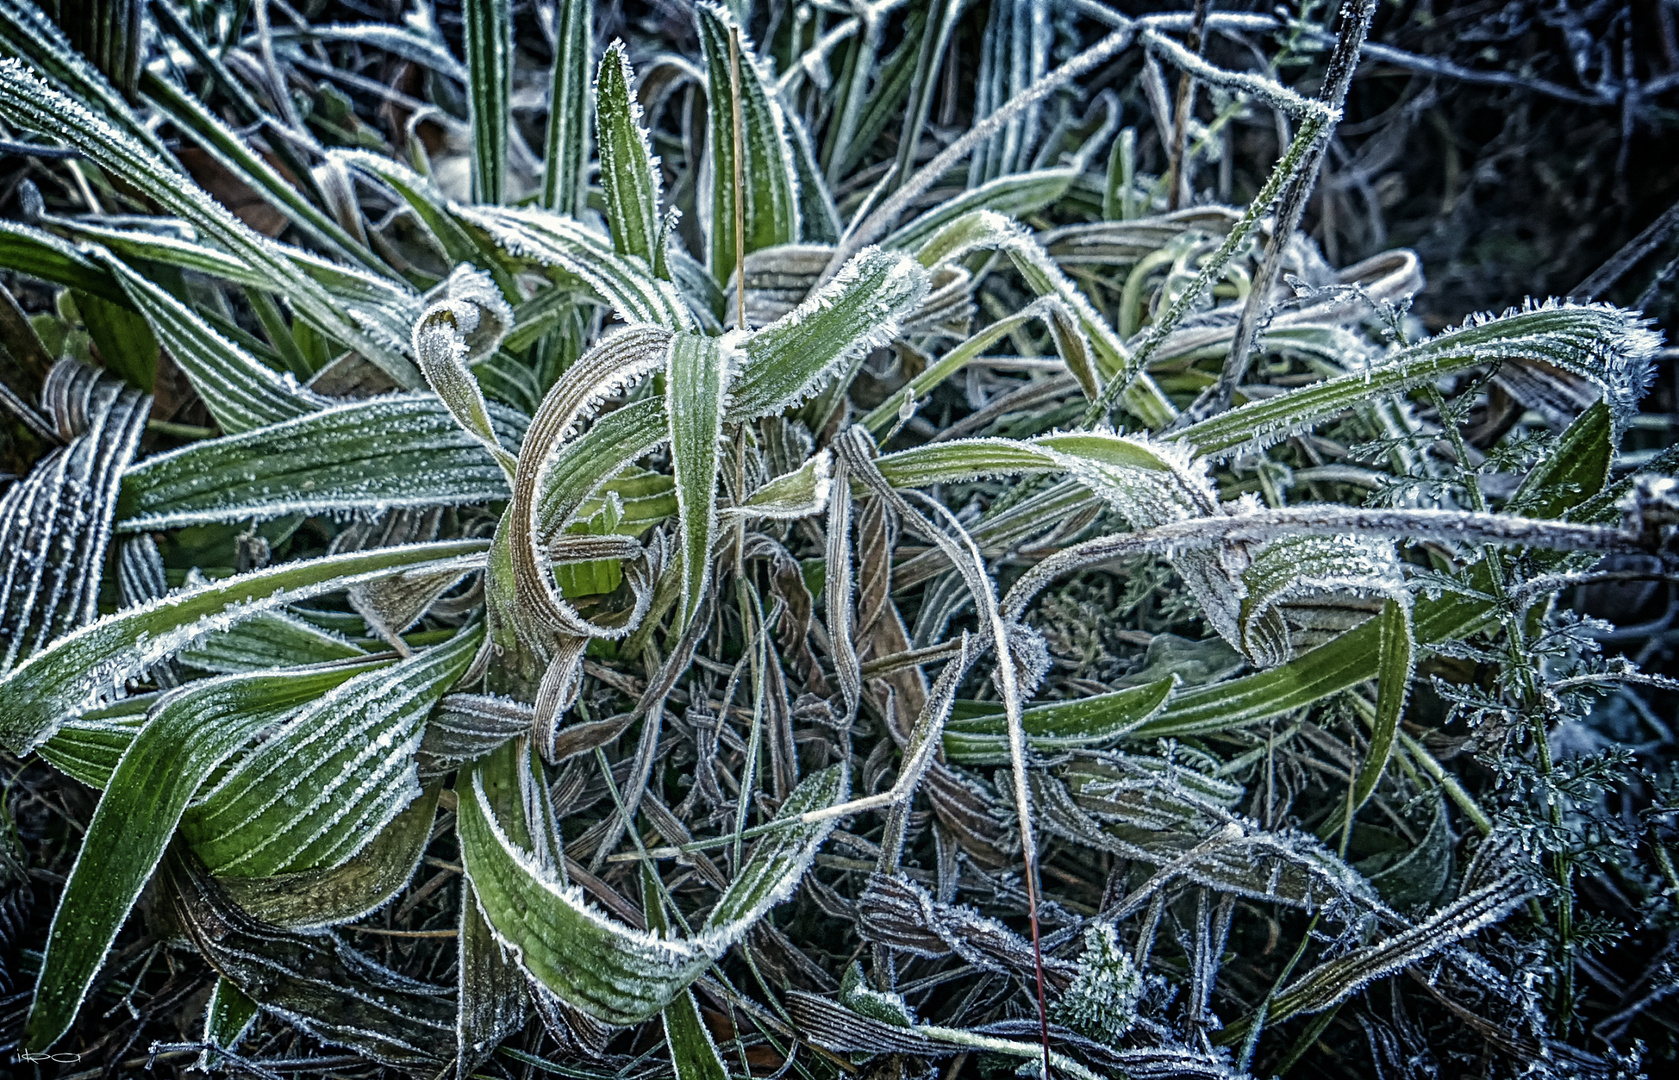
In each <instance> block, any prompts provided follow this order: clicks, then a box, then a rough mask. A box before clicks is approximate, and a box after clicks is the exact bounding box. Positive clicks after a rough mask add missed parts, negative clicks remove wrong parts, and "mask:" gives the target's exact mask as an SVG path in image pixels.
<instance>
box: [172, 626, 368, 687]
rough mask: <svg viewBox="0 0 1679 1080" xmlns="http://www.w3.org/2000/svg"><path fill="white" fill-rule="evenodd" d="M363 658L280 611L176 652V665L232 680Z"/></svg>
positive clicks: (326, 632) (328, 633) (332, 637)
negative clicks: (243, 675)
mask: <svg viewBox="0 0 1679 1080" xmlns="http://www.w3.org/2000/svg"><path fill="white" fill-rule="evenodd" d="M365 655H367V652H366V650H365V649H362V648H361V647H359V646H357V645H355V644H352V643H351V642H350V641H348V640H347V639H346V638H344V637H343V636H342V635H340V634H335V633H333V632H332V631H330V630H325V629H322V628H321V627H319V626H316V625H315V624H314V623H312V622H309V621H307V620H305V619H300V618H298V617H297V616H296V615H292V614H290V613H289V612H284V611H270V612H266V613H264V614H262V615H253V616H252V617H251V618H249V619H245V620H243V621H241V622H237V623H234V624H233V625H232V626H230V627H228V628H227V629H225V630H222V631H220V632H219V633H214V634H208V635H206V636H205V637H204V639H203V640H202V641H200V642H199V643H198V644H196V645H193V646H192V647H190V648H187V649H183V650H181V653H180V661H181V663H183V664H185V665H187V666H188V667H194V668H197V669H198V670H200V671H211V672H215V673H216V674H218V675H232V674H236V673H238V672H242V671H262V670H264V669H267V668H274V667H302V666H305V665H308V664H330V663H333V662H334V661H339V660H355V659H358V658H360V657H362V656H365Z"/></svg>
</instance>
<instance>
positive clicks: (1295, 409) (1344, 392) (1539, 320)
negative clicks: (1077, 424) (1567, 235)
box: [1182, 303, 1660, 458]
mask: <svg viewBox="0 0 1679 1080" xmlns="http://www.w3.org/2000/svg"><path fill="white" fill-rule="evenodd" d="M1659 343H1660V339H1659V338H1658V337H1657V336H1656V335H1655V334H1653V333H1651V332H1650V330H1648V329H1647V328H1646V327H1645V325H1644V323H1643V321H1642V320H1641V319H1640V318H1639V317H1638V316H1636V315H1633V314H1631V313H1629V312H1627V311H1623V310H1621V309H1620V308H1614V307H1610V306H1608V305H1607V304H1555V303H1551V304H1546V305H1543V306H1540V307H1537V308H1534V309H1531V310H1528V311H1521V312H1514V313H1511V314H1507V315H1502V316H1499V317H1497V318H1489V319H1482V320H1473V321H1471V322H1469V323H1466V324H1465V325H1464V326H1463V327H1461V328H1460V329H1457V330H1449V331H1447V332H1445V333H1443V334H1440V335H1439V336H1437V337H1434V338H1431V339H1429V340H1428V341H1424V342H1420V343H1418V344H1416V345H1412V346H1409V347H1407V348H1405V349H1401V350H1400V351H1399V352H1397V353H1395V354H1394V355H1392V356H1390V357H1388V358H1387V359H1386V360H1384V361H1382V362H1380V363H1378V364H1376V365H1374V366H1372V367H1371V368H1370V369H1369V370H1366V371H1353V372H1349V373H1348V374H1346V375H1341V376H1338V377H1337V378H1333V379H1326V380H1325V381H1323V382H1321V383H1317V384H1315V385H1313V386H1306V387H1302V388H1300V389H1298V390H1291V391H1289V392H1288V393H1285V394H1278V395H1277V396H1275V397H1271V398H1266V399H1264V400H1262V401H1252V402H1249V403H1248V404H1246V405H1243V406H1241V407H1239V408H1235V409H1231V410H1230V411H1229V412H1226V413H1222V414H1220V415H1218V416H1215V417H1213V418H1212V419H1210V420H1203V421H1201V422H1200V423H1198V424H1194V425H1191V426H1190V427H1188V428H1186V429H1184V431H1183V433H1182V435H1183V439H1184V441H1185V442H1186V443H1187V444H1188V445H1189V446H1190V447H1192V448H1193V449H1194V452H1195V453H1196V454H1200V455H1207V456H1211V457H1218V458H1223V457H1228V456H1230V455H1232V454H1235V453H1240V452H1243V451H1245V450H1249V449H1255V448H1259V447H1263V446H1267V445H1270V444H1271V443H1274V442H1277V441H1278V440H1280V439H1284V438H1287V437H1288V436H1289V435H1292V434H1294V433H1295V432H1298V431H1302V430H1305V429H1307V428H1310V427H1311V426H1312V425H1314V424H1316V423H1318V422H1320V421H1322V420H1324V419H1327V418H1328V417H1331V416H1334V415H1335V414H1337V413H1340V412H1343V411H1345V410H1346V409H1349V408H1351V407H1352V406H1353V405H1355V404H1357V403H1359V402H1362V401H1368V400H1371V399H1373V398H1376V397H1379V396H1381V395H1383V394H1392V393H1398V392H1400V391H1403V390H1407V389H1410V388H1411V387H1413V386H1418V385H1421V384H1422V383H1424V382H1428V381H1431V380H1434V379H1437V378H1440V377H1441V376H1444V375H1450V374H1452V373H1454V372H1459V371H1463V370H1465V369H1468V368H1472V367H1482V366H1485V365H1487V364H1492V363H1496V362H1498V361H1500V360H1512V359H1518V358H1520V359H1523V360H1537V361H1539V362H1541V363H1546V364H1554V365H1556V366H1557V367H1560V368H1563V369H1564V370H1567V371H1571V372H1573V373H1574V374H1576V375H1580V376H1582V377H1584V378H1587V379H1590V380H1591V381H1592V382H1594V383H1596V384H1597V385H1598V386H1599V387H1601V388H1602V389H1603V391H1604V394H1605V397H1606V399H1607V400H1608V403H1609V406H1610V413H1611V417H1612V419H1614V420H1615V422H1616V423H1617V424H1619V423H1620V422H1621V421H1622V419H1623V418H1624V417H1625V416H1627V415H1630V410H1632V409H1635V408H1636V403H1637V399H1638V396H1639V395H1640V394H1642V393H1643V391H1644V387H1645V384H1646V382H1647V381H1648V378H1649V365H1650V361H1651V358H1652V357H1653V356H1654V355H1655V351H1656V349H1657V347H1658V345H1659Z"/></svg>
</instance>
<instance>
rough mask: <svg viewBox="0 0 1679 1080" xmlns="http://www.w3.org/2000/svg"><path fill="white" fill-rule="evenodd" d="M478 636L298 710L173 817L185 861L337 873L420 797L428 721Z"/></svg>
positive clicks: (356, 681) (244, 872) (243, 870)
mask: <svg viewBox="0 0 1679 1080" xmlns="http://www.w3.org/2000/svg"><path fill="white" fill-rule="evenodd" d="M481 637H482V633H481V627H480V628H478V629H477V630H465V631H462V632H460V633H457V634H456V635H455V636H454V637H453V638H451V639H450V640H449V641H448V642H447V643H446V644H443V645H434V646H432V647H431V648H429V649H426V650H425V651H423V652H420V653H416V654H415V655H414V656H413V657H411V658H409V659H407V660H404V661H402V662H401V663H399V664H395V665H392V666H390V667H387V668H381V669H379V670H376V671H369V672H366V673H364V674H361V675H357V676H356V677H355V678H353V679H351V680H349V681H347V682H345V683H344V684H343V685H341V686H338V687H336V688H334V689H333V690H332V691H331V692H330V693H328V694H326V695H325V696H323V697H321V698H319V699H318V700H316V701H314V702H312V703H311V704H310V705H308V706H307V707H306V708H304V709H302V710H300V711H298V713H297V714H296V715H294V716H292V717H290V718H289V719H288V720H287V721H286V722H285V724H283V725H282V726H281V727H280V728H279V729H278V730H277V731H275V732H274V733H273V735H272V736H270V737H269V738H268V739H266V740H264V742H263V743H262V745H260V746H258V747H257V748H256V749H255V750H253V751H252V752H251V753H249V754H247V755H246V756H245V757H244V758H242V759H241V760H240V762H239V765H238V767H237V768H235V769H234V770H233V771H231V772H230V773H229V774H228V775H227V776H226V777H225V778H224V779H223V780H222V781H221V782H220V783H219V784H217V785H216V787H215V788H214V790H212V791H209V792H207V793H205V794H204V795H202V796H201V797H200V798H199V799H198V801H197V803H196V804H195V805H194V806H193V808H192V809H191V810H190V811H189V812H188V813H187V814H186V815H185V817H183V818H182V820H181V835H182V836H184V837H185V838H186V839H187V840H188V841H189V842H190V843H191V844H192V848H193V853H194V854H196V855H197V856H198V857H199V859H201V860H203V862H204V864H205V866H206V867H207V868H208V869H209V870H210V871H211V872H212V873H214V874H216V875H217V876H220V877H271V876H273V875H276V874H290V873H296V872H298V871H303V870H317V869H320V870H330V869H332V868H333V867H336V866H340V865H342V864H343V863H344V862H345V861H346V860H348V859H349V858H350V857H351V856H353V855H355V854H356V853H357V852H358V851H360V850H361V849H362V847H363V846H365V845H366V844H367V843H368V841H370V840H371V839H372V838H373V837H374V836H376V835H377V834H378V833H379V832H380V831H381V830H382V829H384V827H385V826H386V825H388V824H390V822H391V820H392V819H393V818H395V817H396V815H397V814H399V813H400V812H401V811H402V810H403V808H404V807H406V806H407V805H408V804H409V803H411V802H413V801H414V800H415V799H417V798H418V797H419V796H420V782H419V774H418V772H417V769H416V766H415V761H414V754H415V751H416V750H418V748H419V745H420V734H421V728H422V726H423V725H424V722H425V718H426V714H427V713H429V712H431V709H432V706H433V705H435V704H437V700H438V698H440V697H442V696H443V693H444V691H445V690H447V689H448V688H449V686H450V685H451V684H452V683H454V681H455V680H456V679H457V678H459V677H460V675H461V673H462V672H463V671H465V670H466V666H467V664H468V663H469V662H470V661H471V659H472V656H473V654H474V653H475V652H476V651H477V649H478V645H479V641H480V639H481Z"/></svg>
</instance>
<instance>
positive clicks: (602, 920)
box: [458, 765, 847, 1025]
mask: <svg viewBox="0 0 1679 1080" xmlns="http://www.w3.org/2000/svg"><path fill="white" fill-rule="evenodd" d="M481 768H482V766H481V765H480V766H475V767H474V772H473V776H472V782H471V787H470V788H469V789H468V790H466V791H463V792H462V794H461V798H460V810H459V814H460V819H459V825H458V828H459V830H460V837H461V858H462V861H463V863H464V865H465V866H466V870H467V874H468V876H469V877H470V879H471V881H472V884H473V887H474V888H475V889H476V890H477V895H478V907H479V911H480V912H481V913H482V914H483V916H484V919H485V921H486V922H488V923H489V925H490V927H491V929H493V930H494V931H495V934H496V937H497V938H498V939H499V940H500V941H502V942H503V944H505V945H506V946H507V947H508V948H510V949H512V950H514V951H515V953H516V954H517V955H518V957H519V962H520V963H521V964H522V965H523V966H524V968H525V970H526V971H528V972H530V973H531V975H532V976H533V977H534V978H536V979H537V980H539V981H540V982H541V983H542V984H543V985H544V986H546V987H547V988H548V989H549V990H550V991H552V992H553V993H554V994H555V995H557V996H558V997H559V998H560V999H561V1000H562V1001H564V1002H566V1003H567V1004H569V1005H571V1006H573V1007H575V1008H577V1009H578V1010H580V1011H582V1012H584V1013H586V1014H587V1015H589V1016H593V1017H594V1018H595V1019H597V1020H600V1021H602V1022H603V1023H607V1024H619V1025H624V1024H634V1023H639V1022H640V1021H642V1020H645V1019H647V1018H649V1017H651V1016H652V1015H653V1014H655V1013H657V1012H659V1011H660V1010H661V1009H663V1008H664V1007H665V1006H667V1005H669V1004H670V1003H671V1001H673V1000H674V999H675V998H676V996H677V994H679V993H680V992H681V991H682V990H684V989H685V988H686V987H687V986H688V985H689V984H690V983H691V982H693V980H694V979H695V978H696V977H698V976H699V974H700V972H702V971H704V970H705V968H706V967H707V966H709V965H710V963H711V962H712V961H713V960H714V959H716V958H717V957H719V956H721V955H722V954H723V952H724V950H726V949H728V948H729V946H730V945H732V944H734V943H735V942H737V941H739V940H740V939H741V937H742V936H744V935H745V933H746V931H747V930H748V929H750V928H751V926H752V925H753V924H754V923H756V922H757V921H758V920H759V919H760V918H762V917H763V915H764V914H765V913H766V912H767V911H768V910H769V909H770V908H771V907H773V906H775V905H776V904H778V903H780V902H781V901H782V900H785V899H786V898H787V896H788V895H789V894H790V893H791V892H792V890H793V889H794V888H795V887H796V886H797V884H798V882H799V879H800V878H801V877H803V875H804V872H805V870H806V869H807V868H808V867H809V866H810V864H811V861H812V860H813V859H814V858H815V856H816V849H817V848H818V847H820V846H821V844H822V841H823V840H825V839H826V838H827V836H828V833H829V832H831V831H832V829H833V827H834V821H835V819H833V818H828V819H824V820H822V821H818V822H815V823H811V824H797V823H796V822H797V820H798V818H799V817H800V816H801V815H803V814H805V813H807V812H810V811H814V810H819V809H822V808H825V807H827V806H830V805H833V804H835V803H837V802H840V801H843V799H844V797H845V789H846V786H847V785H846V773H845V769H844V766H834V767H832V768H829V769H824V770H823V771H821V772H818V773H813V774H811V775H810V776H809V777H807V778H806V779H805V780H803V781H802V782H800V784H799V786H798V787H797V788H795V789H794V791H793V793H792V794H791V795H789V796H788V798H787V801H786V803H784V804H783V806H782V808H781V811H780V812H779V813H778V814H777V815H776V820H777V821H778V822H781V823H782V824H783V827H782V828H780V829H778V830H777V831H775V832H772V833H770V834H769V835H768V836H766V837H764V839H762V840H760V841H759V843H758V846H757V847H756V849H754V851H753V853H752V856H751V858H750V859H749V860H748V861H747V863H746V865H745V866H744V867H742V868H741V872H740V874H739V875H738V876H737V877H736V878H735V880H734V881H733V882H732V883H731V884H730V886H729V890H728V891H727V892H726V893H725V894H724V895H723V897H722V899H721V900H719V901H718V903H717V906H716V907H715V908H713V909H712V913H711V915H710V917H709V918H708V919H707V920H706V924H705V928H704V929H703V930H702V931H701V933H700V934H699V935H698V936H696V937H694V938H690V939H677V940H666V939H664V938H660V937H656V936H654V935H652V934H649V933H647V932H646V931H641V930H636V929H634V928H632V927H629V926H626V925H624V924H623V923H621V922H618V921H616V920H614V919H612V918H610V917H608V916H606V915H604V914H602V913H600V912H598V911H596V910H594V909H593V908H591V907H589V906H588V905H587V904H586V903H585V902H584V899H583V894H582V892H581V890H579V889H578V888H577V887H576V886H573V885H566V884H564V883H562V882H561V881H560V880H559V879H558V878H557V877H556V876H555V874H554V873H553V871H551V870H548V869H546V868H544V867H542V866H540V865H539V864H538V863H537V862H536V861H535V859H534V858H533V856H532V854H531V853H530V852H528V851H526V850H523V849H521V848H520V847H519V846H518V845H517V844H516V843H514V841H513V840H512V839H511V838H510V837H509V835H508V831H507V829H506V828H505V827H504V826H503V825H502V824H501V822H500V821H498V820H497V819H496V817H495V816H494V814H493V812H492V811H491V809H490V806H489V802H488V797H487V795H486V794H485V791H484V785H483V778H482V775H481V772H480V770H481Z"/></svg>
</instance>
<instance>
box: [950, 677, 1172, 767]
mask: <svg viewBox="0 0 1679 1080" xmlns="http://www.w3.org/2000/svg"><path fill="white" fill-rule="evenodd" d="M1177 685H1178V678H1177V676H1175V675H1174V676H1171V677H1169V678H1165V679H1161V680H1159V681H1157V682H1152V683H1148V684H1146V685H1144V686H1136V687H1132V688H1131V689H1128V690H1116V691H1114V692H1113V693H1109V694H1097V695H1095V696H1093V697H1087V698H1080V699H1078V700H1076V701H1068V702H1063V703H1060V704H1055V705H1040V706H1038V707H1037V708H1035V709H1026V710H1025V711H1023V712H1022V713H1021V714H1020V726H1021V728H1022V729H1023V730H1024V731H1025V732H1026V740H1027V744H1028V745H1029V746H1030V747H1031V748H1032V749H1033V750H1036V751H1038V752H1039V753H1044V754H1053V753H1057V752H1059V751H1064V750H1071V749H1100V748H1102V747H1106V746H1112V745H1113V744H1114V743H1117V742H1119V741H1120V740H1121V739H1123V738H1124V737H1125V736H1126V735H1127V734H1128V733H1130V732H1131V731H1133V730H1135V729H1136V728H1137V727H1139V726H1141V725H1142V724H1145V723H1147V722H1148V721H1149V720H1150V719H1151V718H1153V717H1154V716H1156V715H1157V714H1158V713H1159V712H1160V710H1161V709H1163V708H1165V707H1166V700H1167V699H1168V698H1169V697H1171V696H1172V691H1173V690H1175V689H1176V688H1177ZM944 755H945V760H947V761H950V762H952V763H954V764H957V765H1001V764H1006V763H1007V762H1008V760H1009V739H1008V723H1007V718H1006V717H1004V715H1003V714H1002V713H1000V712H999V713H994V714H985V715H980V716H968V717H963V718H961V719H951V720H947V721H946V722H945V725H944Z"/></svg>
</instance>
